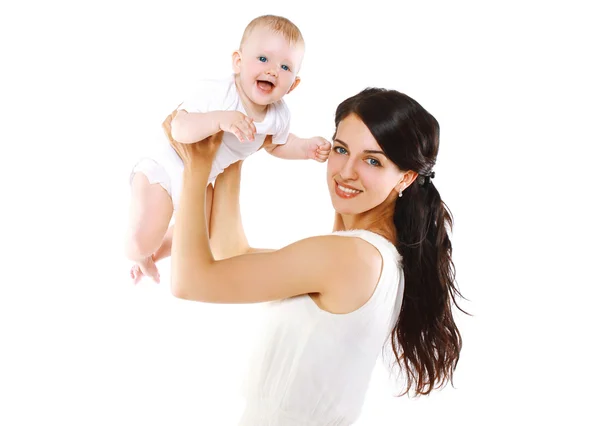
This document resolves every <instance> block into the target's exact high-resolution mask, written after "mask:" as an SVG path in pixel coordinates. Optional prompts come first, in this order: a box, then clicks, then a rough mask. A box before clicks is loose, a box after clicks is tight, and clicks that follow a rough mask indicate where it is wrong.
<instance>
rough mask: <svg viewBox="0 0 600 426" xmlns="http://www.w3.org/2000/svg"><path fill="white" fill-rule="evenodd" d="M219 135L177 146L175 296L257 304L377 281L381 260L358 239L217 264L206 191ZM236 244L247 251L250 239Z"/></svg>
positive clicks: (308, 242)
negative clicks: (178, 195) (179, 191)
mask: <svg viewBox="0 0 600 426" xmlns="http://www.w3.org/2000/svg"><path fill="white" fill-rule="evenodd" d="M220 136H221V135H218V136H216V137H211V138H208V139H206V140H204V141H201V142H199V143H195V144H186V145H184V144H178V143H173V146H174V148H175V149H176V150H177V152H178V153H179V155H180V157H181V158H182V160H183V162H184V165H185V166H184V178H183V188H182V194H181V201H180V206H179V210H178V212H177V217H176V224H177V226H175V230H174V236H173V248H172V269H171V271H172V274H171V280H172V281H171V289H172V292H173V294H174V295H175V296H176V297H179V298H183V299H189V300H197V301H204V302H213V303H252V302H262V301H268V300H277V299H283V298H287V297H292V296H296V295H300V294H308V293H321V294H325V293H329V292H332V291H336V290H339V289H340V288H345V289H346V291H353V288H363V289H364V287H365V283H370V284H372V285H373V286H374V285H375V284H376V283H377V280H378V277H379V273H380V268H381V256H380V254H379V252H378V251H377V249H375V247H373V246H371V245H370V244H369V243H367V242H365V241H363V240H361V239H358V238H347V237H339V236H332V235H330V236H322V237H313V238H308V239H305V240H302V241H299V242H296V243H294V244H291V245H289V246H287V247H284V248H283V249H281V250H277V251H273V252H270V253H253V254H241V255H239V256H235V257H232V258H229V259H224V260H215V257H214V255H213V253H212V251H211V247H210V244H209V238H208V230H207V226H206V212H205V209H204V203H205V198H206V195H205V192H206V191H205V190H204V188H205V187H206V182H207V180H208V175H209V172H210V165H211V162H212V159H213V157H214V154H215V153H216V150H217V148H218V146H219V144H220ZM236 217H239V216H237V215H236ZM236 220H237V219H236ZM242 232H243V231H242ZM244 240H245V238H244ZM235 244H236V245H238V244H240V245H239V246H238V247H247V242H245V241H243V242H242V243H239V241H238V242H236V243H235ZM241 251H242V252H243V249H242V250H241ZM371 288H372V287H371Z"/></svg>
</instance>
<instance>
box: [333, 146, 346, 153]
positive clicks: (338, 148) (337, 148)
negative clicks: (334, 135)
mask: <svg viewBox="0 0 600 426" xmlns="http://www.w3.org/2000/svg"><path fill="white" fill-rule="evenodd" d="M333 150H334V151H335V152H337V153H338V154H345V153H347V152H348V151H346V149H345V148H343V147H341V146H336V147H335V148H333Z"/></svg>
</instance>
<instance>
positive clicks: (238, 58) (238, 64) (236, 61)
mask: <svg viewBox="0 0 600 426" xmlns="http://www.w3.org/2000/svg"><path fill="white" fill-rule="evenodd" d="M231 67H232V68H233V72H234V73H235V74H239V73H240V70H241V68H242V52H240V51H239V50H236V51H235V52H233V54H232V55H231Z"/></svg>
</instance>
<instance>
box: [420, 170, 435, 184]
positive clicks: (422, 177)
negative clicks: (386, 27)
mask: <svg viewBox="0 0 600 426" xmlns="http://www.w3.org/2000/svg"><path fill="white" fill-rule="evenodd" d="M434 177H435V172H430V173H428V174H426V175H420V176H419V180H418V183H419V185H421V186H425V185H429V184H430V183H431V179H433V178H434Z"/></svg>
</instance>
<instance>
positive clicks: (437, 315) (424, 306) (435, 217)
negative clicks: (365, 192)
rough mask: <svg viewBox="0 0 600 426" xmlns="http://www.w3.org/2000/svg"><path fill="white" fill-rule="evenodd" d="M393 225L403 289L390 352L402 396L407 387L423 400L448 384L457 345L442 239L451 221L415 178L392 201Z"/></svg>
mask: <svg viewBox="0 0 600 426" xmlns="http://www.w3.org/2000/svg"><path fill="white" fill-rule="evenodd" d="M394 225H395V227H396V232H397V241H396V248H397V249H398V251H399V253H400V255H401V256H402V263H403V269H404V285H405V288H404V297H403V300H402V308H401V310H400V314H399V317H398V320H397V321H396V324H395V326H394V328H393V331H392V336H391V337H392V339H391V341H392V350H393V352H394V356H395V358H396V360H397V361H398V364H399V365H400V366H403V367H404V368H403V370H404V371H405V373H406V390H405V391H404V392H403V393H402V395H404V394H406V393H408V391H409V390H410V389H411V388H412V387H413V386H414V390H415V393H416V394H417V395H419V394H420V395H427V394H429V393H430V392H431V391H432V390H433V389H435V388H439V387H442V386H444V385H445V384H446V383H447V382H448V381H450V382H451V383H452V375H453V372H454V369H455V368H456V364H457V362H458V358H459V353H460V350H461V346H462V338H461V335H460V333H459V331H458V328H457V327H456V324H455V323H454V319H453V317H452V306H453V305H456V296H457V295H458V296H461V295H460V292H459V291H458V289H457V288H456V286H455V281H454V263H453V262H452V244H451V242H450V238H449V236H448V232H449V231H451V229H452V216H451V213H450V211H449V210H448V208H447V206H446V205H445V204H444V202H443V201H442V200H441V197H440V194H439V192H438V191H437V189H436V188H435V186H434V185H433V183H431V180H430V177H426V176H422V175H421V176H419V177H418V178H417V181H416V182H414V184H413V185H411V186H409V187H408V188H407V189H406V190H405V191H404V194H403V196H402V197H401V198H398V200H397V201H396V209H395V213H394ZM461 297H462V296H461ZM457 306H458V305H457ZM459 309H460V308H459ZM461 311H462V309H461ZM463 312H464V311H463Z"/></svg>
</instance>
